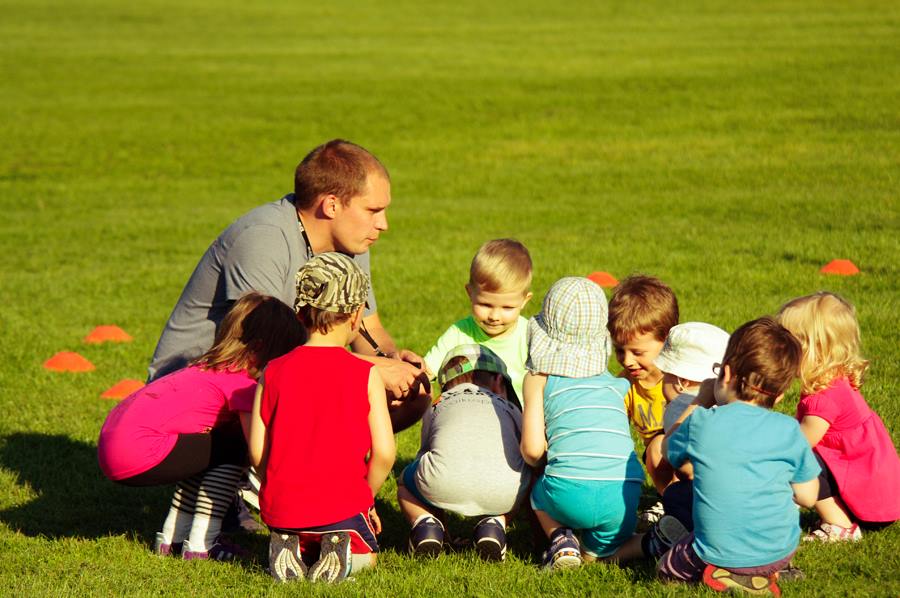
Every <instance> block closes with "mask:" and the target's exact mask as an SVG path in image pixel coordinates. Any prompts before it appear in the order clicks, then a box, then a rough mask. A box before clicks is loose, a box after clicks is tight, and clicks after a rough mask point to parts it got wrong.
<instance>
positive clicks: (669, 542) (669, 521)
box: [642, 515, 690, 559]
mask: <svg viewBox="0 0 900 598" xmlns="http://www.w3.org/2000/svg"><path fill="white" fill-rule="evenodd" d="M689 533H690V532H689V531H688V530H687V528H686V527H684V525H682V523H681V522H680V521H678V519H676V518H675V517H672V516H671V515H663V516H662V517H660V519H659V521H657V522H656V523H654V524H653V525H652V526H651V527H650V529H649V530H647V534H646V537H645V538H644V540H643V542H642V544H643V545H644V546H645V547H646V552H647V556H651V557H653V558H654V559H658V558H660V557H661V556H662V555H664V554H665V553H666V551H667V550H669V549H670V548H672V546H674V545H675V543H676V542H678V541H679V540H681V539H682V538H684V537H685V536H686V535H688V534H689Z"/></svg>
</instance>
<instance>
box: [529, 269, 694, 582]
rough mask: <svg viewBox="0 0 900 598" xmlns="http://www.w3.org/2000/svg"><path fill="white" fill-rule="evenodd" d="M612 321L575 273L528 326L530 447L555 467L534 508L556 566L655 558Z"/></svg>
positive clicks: (541, 483) (591, 287)
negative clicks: (647, 545)
mask: <svg viewBox="0 0 900 598" xmlns="http://www.w3.org/2000/svg"><path fill="white" fill-rule="evenodd" d="M607 315H608V312H607V303H606V296H605V295H604V294H603V290H602V289H601V288H600V287H599V286H597V285H596V284H595V283H593V282H592V281H590V280H588V279H587V278H578V277H569V278H563V279H561V280H559V281H557V282H556V283H555V284H554V285H553V286H552V287H551V288H550V290H549V291H548V292H547V295H546V297H544V303H543V306H542V308H541V313H539V314H538V315H536V316H535V317H533V318H532V319H531V320H530V321H529V325H528V344H529V357H528V361H527V363H526V368H527V370H528V373H527V374H526V375H525V381H524V386H523V394H524V399H525V409H524V413H523V422H522V442H521V449H522V456H523V457H524V458H525V461H526V462H527V463H528V464H530V465H533V466H540V465H544V464H545V469H544V472H543V474H542V475H541V476H540V477H539V479H538V480H537V482H536V483H535V485H534V488H533V490H532V493H531V505H532V507H533V508H534V511H535V515H536V516H537V519H538V521H539V522H540V524H541V527H542V528H543V530H544V533H546V534H547V537H548V538H549V539H550V548H549V549H548V550H547V552H546V553H545V555H544V563H543V565H544V567H546V568H548V569H565V568H570V567H577V566H579V565H580V564H581V562H582V560H587V561H593V560H597V559H605V558H609V559H615V560H619V561H622V560H627V559H629V558H634V557H639V556H642V555H643V554H646V553H647V551H646V550H642V546H641V544H642V542H641V540H642V536H641V535H635V534H634V530H635V525H636V523H637V506H638V499H639V498H640V495H641V486H642V483H643V481H644V471H643V469H642V467H641V463H640V461H639V460H638V458H637V455H636V454H635V452H634V442H633V441H632V439H631V433H630V430H629V427H628V416H627V414H626V413H625V405H624V397H625V393H626V392H628V387H629V384H628V381H627V380H625V379H623V378H617V377H615V376H613V375H612V374H610V373H609V371H608V370H607V363H608V361H609V353H610V347H611V343H610V338H609V332H608V331H607V328H606V320H607ZM576 531H579V532H580V535H581V542H580V544H579V541H578V539H577V538H576V537H575V532H576ZM682 531H683V530H682Z"/></svg>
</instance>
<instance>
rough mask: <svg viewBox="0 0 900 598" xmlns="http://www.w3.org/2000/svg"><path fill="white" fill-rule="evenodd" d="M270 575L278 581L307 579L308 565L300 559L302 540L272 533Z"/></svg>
mask: <svg viewBox="0 0 900 598" xmlns="http://www.w3.org/2000/svg"><path fill="white" fill-rule="evenodd" d="M269 573H270V574H271V575H272V577H274V578H275V579H276V580H277V581H281V582H285V581H295V580H298V579H306V565H305V564H304V563H303V559H302V558H301V557H300V538H298V537H297V536H295V535H293V534H277V533H272V535H271V536H270V538H269Z"/></svg>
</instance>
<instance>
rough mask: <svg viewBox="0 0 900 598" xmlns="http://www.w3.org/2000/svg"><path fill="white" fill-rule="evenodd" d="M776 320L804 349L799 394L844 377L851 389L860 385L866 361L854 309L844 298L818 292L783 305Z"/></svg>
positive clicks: (826, 386) (813, 391)
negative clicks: (862, 351) (861, 347)
mask: <svg viewBox="0 0 900 598" xmlns="http://www.w3.org/2000/svg"><path fill="white" fill-rule="evenodd" d="M778 321H779V322H781V324H782V325H783V326H784V327H785V328H787V329H788V330H790V331H791V334H793V335H794V336H796V337H797V340H799V341H800V345H801V346H802V347H803V359H802V360H801V362H800V384H801V387H800V392H801V393H802V394H804V395H809V394H813V393H815V392H819V391H820V390H823V389H825V388H828V386H829V385H830V384H831V383H832V381H834V380H835V379H836V378H841V377H846V378H847V379H848V380H849V381H850V384H851V386H853V388H856V389H857V390H858V389H859V388H860V387H861V386H862V383H863V375H864V374H865V373H866V369H868V367H869V362H868V360H866V359H863V357H862V353H861V351H860V342H859V324H858V323H857V321H856V310H855V309H853V306H852V305H851V304H850V303H849V302H848V301H847V300H845V299H844V298H843V297H840V296H839V295H836V294H834V293H829V292H827V291H820V292H818V293H813V294H812V295H807V296H805V297H798V298H797V299H793V300H791V301H788V302H787V303H785V304H784V305H783V306H782V307H781V310H780V311H779V312H778Z"/></svg>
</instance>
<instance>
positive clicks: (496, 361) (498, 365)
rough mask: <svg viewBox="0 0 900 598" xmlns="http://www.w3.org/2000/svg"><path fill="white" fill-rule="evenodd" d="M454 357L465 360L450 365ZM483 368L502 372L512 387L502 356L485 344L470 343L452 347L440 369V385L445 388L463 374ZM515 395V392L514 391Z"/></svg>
mask: <svg viewBox="0 0 900 598" xmlns="http://www.w3.org/2000/svg"><path fill="white" fill-rule="evenodd" d="M454 357H464V358H465V360H464V361H460V362H459V363H457V364H455V365H453V366H448V363H449V362H450V360H452V359H453V358H454ZM475 370H481V371H483V372H491V373H494V374H502V375H503V377H504V378H505V379H506V382H507V386H508V387H509V388H512V382H511V381H510V378H509V372H507V371H506V364H505V363H503V360H502V359H500V357H499V356H498V355H497V354H496V353H494V352H493V351H491V350H490V349H488V348H487V347H485V346H484V345H477V344H474V343H473V344H470V345H459V346H457V347H454V348H453V349H450V351H448V352H447V355H446V356H445V357H444V361H443V363H442V364H441V369H440V370H438V385H439V386H440V387H441V388H443V387H444V385H445V384H447V383H448V382H450V381H451V380H453V379H454V378H458V377H459V376H462V375H463V374H468V373H469V372H474V371H475ZM513 396H515V393H513Z"/></svg>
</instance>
